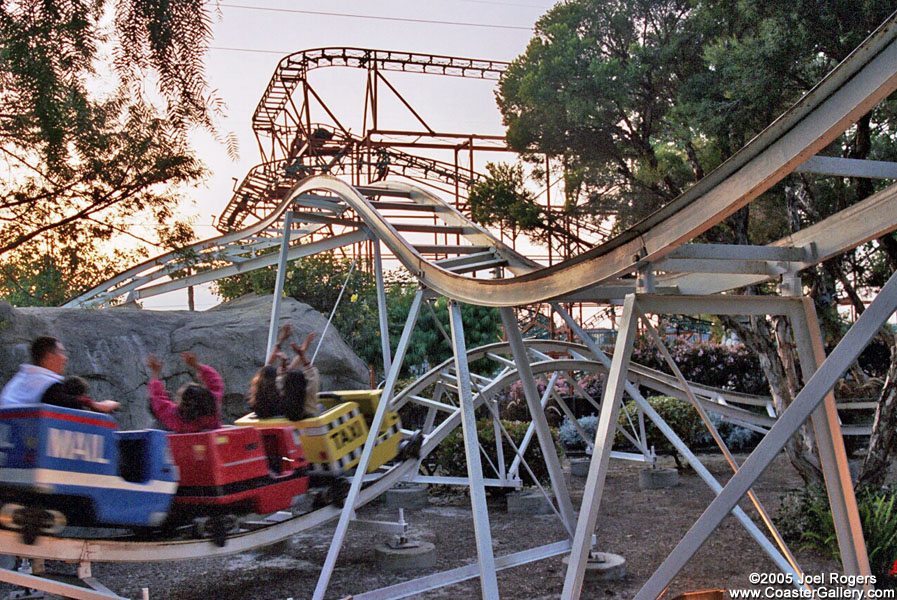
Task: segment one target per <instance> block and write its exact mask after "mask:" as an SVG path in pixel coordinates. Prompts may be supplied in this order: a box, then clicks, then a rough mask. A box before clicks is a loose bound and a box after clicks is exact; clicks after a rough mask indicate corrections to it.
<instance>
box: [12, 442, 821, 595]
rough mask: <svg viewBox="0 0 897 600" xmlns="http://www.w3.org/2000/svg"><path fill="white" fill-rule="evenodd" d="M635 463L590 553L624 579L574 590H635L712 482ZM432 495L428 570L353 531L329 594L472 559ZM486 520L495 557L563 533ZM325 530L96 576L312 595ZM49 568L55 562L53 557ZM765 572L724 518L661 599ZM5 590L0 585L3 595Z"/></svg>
mask: <svg viewBox="0 0 897 600" xmlns="http://www.w3.org/2000/svg"><path fill="white" fill-rule="evenodd" d="M740 460H743V457H741V458H740ZM702 461H703V462H704V464H705V465H706V466H707V467H708V469H709V470H710V471H711V472H712V473H713V474H714V476H716V477H717V479H718V480H720V481H721V482H724V481H725V480H726V479H727V478H728V467H727V466H726V465H725V463H724V461H723V460H722V459H721V457H719V456H715V455H709V456H704V457H702ZM662 466H666V465H662ZM642 468H643V466H642V465H640V464H634V463H628V462H622V461H612V462H611V466H610V471H609V473H608V478H607V486H606V488H605V492H604V499H603V501H602V507H601V516H600V518H599V521H598V526H597V528H596V535H597V539H598V549H599V550H601V551H604V552H611V553H615V554H620V555H622V556H623V557H624V558H625V559H626V563H627V575H626V577H625V578H624V579H622V580H620V581H614V582H604V583H598V582H590V581H586V583H585V586H584V589H583V594H582V598H590V599H591V598H632V597H633V596H634V595H635V593H636V592H637V591H638V589H639V588H640V587H641V585H642V584H643V583H644V582H645V581H646V579H647V578H648V577H649V576H650V574H651V573H652V572H653V571H654V570H655V569H656V568H657V566H658V565H660V563H661V562H662V561H663V559H664V558H665V557H666V556H667V554H668V553H669V552H670V551H671V550H672V549H673V547H674V546H675V545H676V544H677V543H678V542H679V540H680V539H681V537H682V536H683V535H684V534H685V532H686V531H687V530H688V529H689V528H690V527H691V525H692V524H693V523H694V521H695V520H696V519H697V518H698V516H700V514H701V513H702V512H703V510H704V508H706V506H707V505H708V503H709V502H710V501H711V499H712V496H713V495H712V493H711V491H710V489H709V488H708V487H707V486H706V485H705V484H704V482H703V481H701V479H700V478H699V477H698V476H697V475H696V474H695V473H694V472H693V471H691V470H688V471H684V472H682V473H681V474H680V479H679V485H678V486H676V487H674V488H669V489H663V490H651V491H642V490H640V489H639V486H638V474H639V470H640V469H642ZM570 482H571V486H572V488H573V494H574V503H575V504H576V505H577V506H578V504H579V502H580V500H581V495H582V485H583V483H584V481H583V480H582V479H579V478H573V477H571V478H570ZM799 485H800V480H799V478H798V477H797V475H796V473H795V472H794V470H793V469H792V468H791V466H790V465H789V464H788V462H787V460H786V459H785V458H784V457H779V458H778V459H777V460H776V461H775V463H774V464H773V465H772V466H771V467H770V468H769V469H768V470H767V472H766V473H764V475H763V477H762V479H761V480H760V482H759V485H757V486H756V487H755V491H756V493H757V495H758V496H759V498H760V500H761V502H762V503H763V504H764V506H765V507H766V508H767V510H768V511H769V512H771V513H773V514H774V513H776V512H777V511H778V510H779V508H780V497H781V495H782V494H783V493H784V492H786V491H787V490H789V489H794V488H797V487H799ZM430 500H431V502H430V506H429V507H428V508H425V509H420V510H406V511H405V518H406V519H407V520H408V521H409V522H410V523H411V524H412V525H413V526H414V528H415V530H414V536H415V537H416V538H417V539H421V540H426V541H430V542H432V543H434V544H435V545H436V553H437V565H436V568H434V569H432V570H429V571H425V572H420V571H419V572H403V573H387V572H381V571H379V570H378V569H377V566H376V564H375V554H374V546H375V545H377V544H379V543H383V542H385V541H387V539H388V538H387V536H386V535H385V534H378V533H369V532H356V531H352V530H351V529H350V533H349V536H348V543H347V545H346V547H345V548H344V550H343V552H342V553H341V555H340V558H339V561H338V563H337V566H336V570H335V572H334V575H333V579H332V581H331V585H330V589H329V593H328V598H347V597H351V596H352V594H358V593H361V592H364V591H368V590H373V589H376V588H380V587H384V586H387V585H392V584H395V583H399V582H400V581H403V580H405V579H410V578H413V577H418V576H421V575H424V574H427V573H432V572H436V571H442V570H446V569H451V568H455V567H459V566H463V565H467V564H471V563H473V562H475V561H476V551H475V547H476V546H475V538H474V533H473V520H472V517H471V511H470V504H469V499H468V498H467V496H466V494H463V493H449V494H442V495H436V494H431V498H430ZM742 506H743V508H745V510H746V511H747V512H748V514H749V515H751V516H752V517H754V518H755V520H756V513H755V512H754V511H753V509H751V508H750V507H749V506H748V505H747V504H745V503H743V504H742ZM397 516H398V514H397V511H396V510H394V509H392V510H387V509H385V508H384V507H383V506H382V505H380V504H375V505H372V506H367V507H365V508H363V509H361V510H360V511H359V517H360V518H365V519H380V520H396V518H397ZM489 516H490V525H491V529H492V535H493V540H494V548H495V554H496V556H501V555H504V554H509V553H512V552H517V551H520V550H525V549H528V548H532V547H535V546H539V545H543V544H547V543H551V542H554V541H559V540H561V539H563V536H564V532H563V528H562V527H561V525H560V523H559V521H558V520H557V518H556V517H555V516H554V515H544V516H522V515H515V514H508V513H507V511H506V506H505V500H504V499H500V498H496V499H490V515H489ZM332 532H333V525H331V526H326V527H322V528H320V529H318V530H315V531H312V532H308V533H304V534H302V535H299V536H296V537H294V538H293V539H292V540H291V541H290V543H289V544H288V545H286V547H284V546H283V545H281V546H280V547H279V548H277V551H255V552H249V553H244V554H239V555H234V556H231V557H227V558H218V559H206V560H197V561H193V562H180V563H163V564H149V565H140V564H95V565H93V574H94V576H95V577H96V578H97V579H99V580H100V581H101V582H103V583H104V584H105V585H107V586H108V587H109V588H110V589H112V590H113V591H115V592H116V593H118V594H120V595H122V596H125V597H127V598H140V596H141V588H142V587H147V588H149V590H150V598H151V599H153V600H286V599H288V598H292V599H294V600H299V599H304V598H310V597H311V595H312V591H313V590H314V587H315V583H316V580H317V576H318V572H319V571H320V568H321V565H322V564H323V562H324V558H325V556H326V553H327V548H328V545H329V541H330V538H331V536H332ZM793 550H795V551H796V549H793ZM797 557H798V561H799V562H800V564H801V566H802V567H803V569H804V570H805V572H807V573H811V574H817V573H829V572H833V571H838V566H837V564H836V563H835V562H834V561H832V560H831V559H828V558H825V557H823V556H820V555H819V554H817V553H812V552H797ZM48 566H49V567H50V568H51V570H52V568H53V567H54V566H55V565H53V564H52V563H50V564H49V565H48ZM66 567H68V566H62V568H66ZM68 568H69V569H71V567H68ZM774 571H775V568H774V567H773V563H772V561H771V560H770V559H769V558H768V557H767V556H766V554H765V553H764V552H763V551H762V550H761V549H760V547H759V546H758V545H757V544H756V542H755V541H754V540H753V539H752V538H751V537H750V536H749V535H748V534H747V533H746V532H745V530H744V528H743V527H742V526H741V524H740V523H739V522H738V521H737V520H735V519H734V518H733V517H728V518H727V519H726V520H725V521H724V522H723V524H722V525H721V527H720V528H719V529H718V530H717V531H716V532H715V533H714V534H713V535H712V536H711V538H710V539H709V540H708V541H707V543H705V544H704V546H703V547H702V548H701V550H700V551H699V553H698V554H697V555H696V556H695V557H694V558H693V559H692V560H691V561H690V562H689V563H688V565H687V566H686V568H685V569H684V570H683V571H682V572H681V573H680V574H679V575H678V576H677V577H676V579H675V580H674V581H673V583H672V585H671V586H670V588H669V590H668V592H667V594H666V596H665V597H667V598H673V597H675V596H677V595H679V594H681V593H684V592H691V591H697V590H706V589H712V588H716V589H719V588H725V589H734V588H747V587H756V586H751V585H750V584H749V582H748V576H749V574H750V573H752V572H774ZM564 573H565V565H564V564H563V563H562V562H561V557H556V558H552V559H546V560H541V561H538V562H535V563H530V564H528V565H525V566H520V567H515V568H511V569H507V570H505V571H501V572H500V573H499V575H498V583H499V589H500V592H501V597H502V598H507V599H520V600H523V599H526V600H536V599H543V598H557V597H559V595H560V592H561V588H562V586H563V578H564ZM8 589H10V588H8V587H0V597H2V596H4V595H5V594H6V593H7V590H8ZM416 597H417V598H426V599H445V600H448V599H458V598H478V597H480V590H479V582H478V580H476V579H474V580H470V581H467V582H464V583H460V584H456V585H453V586H451V587H448V588H443V589H441V590H434V591H431V592H428V593H426V594H422V595H419V596H416Z"/></svg>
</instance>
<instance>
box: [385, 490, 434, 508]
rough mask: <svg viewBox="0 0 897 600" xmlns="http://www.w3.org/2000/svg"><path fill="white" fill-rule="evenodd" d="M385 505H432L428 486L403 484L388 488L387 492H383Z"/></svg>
mask: <svg viewBox="0 0 897 600" xmlns="http://www.w3.org/2000/svg"><path fill="white" fill-rule="evenodd" d="M383 505H384V506H385V507H386V508H409V509H415V508H426V507H427V506H429V505H430V498H429V497H428V496H427V486H425V485H422V484H403V485H398V486H396V487H394V488H392V489H389V490H386V493H385V494H383Z"/></svg>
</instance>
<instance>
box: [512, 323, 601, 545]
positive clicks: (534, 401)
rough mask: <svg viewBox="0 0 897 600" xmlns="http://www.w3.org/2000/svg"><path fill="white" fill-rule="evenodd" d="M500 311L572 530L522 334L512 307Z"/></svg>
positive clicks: (567, 499) (573, 518) (571, 515)
mask: <svg viewBox="0 0 897 600" xmlns="http://www.w3.org/2000/svg"><path fill="white" fill-rule="evenodd" d="M500 312H501V322H502V325H504V328H505V335H506V336H508V343H509V344H510V345H511V355H512V356H513V357H514V362H515V363H516V364H517V373H518V374H519V375H520V383H521V385H522V386H523V395H524V397H526V404H527V406H528V407H529V412H530V416H531V417H532V423H533V426H534V427H535V430H536V437H537V438H538V440H539V448H540V449H541V450H542V457H543V458H544V459H545V466H546V467H547V468H548V476H549V478H550V479H551V487H552V490H553V491H554V497H555V499H556V500H557V502H558V508H559V509H560V511H561V516H562V517H563V519H564V523H565V524H566V525H567V529H568V530H570V531H572V529H573V524H574V523H575V522H576V516H575V514H574V513H573V501H572V500H571V499H570V490H568V489H567V484H566V483H565V482H564V470H563V468H562V467H561V461H560V459H559V458H558V454H557V450H556V449H555V446H554V439H552V437H551V430H550V429H549V427H548V419H546V418H545V411H544V410H542V404H541V402H540V398H539V390H538V388H537V387H536V378H535V376H534V375H533V369H532V367H531V366H530V364H529V356H527V354H526V347H525V346H524V345H523V336H522V335H520V329H518V328H517V318H516V316H515V315H514V309H513V308H502V309H500ZM615 429H616V428H615ZM611 437H613V435H611ZM521 454H522V453H521Z"/></svg>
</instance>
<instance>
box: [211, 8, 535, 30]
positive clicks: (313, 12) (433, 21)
mask: <svg viewBox="0 0 897 600" xmlns="http://www.w3.org/2000/svg"><path fill="white" fill-rule="evenodd" d="M218 6H220V7H221V8H239V9H243V10H258V11H265V12H278V13H293V14H301V15H320V16H326V17H344V18H350V19H371V20H376V21H402V22H405V23H428V24H431V25H453V26H456V27H485V28H487V29H513V30H517V31H532V27H522V26H519V25H489V24H486V23H464V22H460V21H440V20H436V19H411V18H408V17H383V16H380V15H356V14H351V13H336V12H325V11H318V10H299V9H295V8H270V7H264V6H245V5H242V4H219V5H218Z"/></svg>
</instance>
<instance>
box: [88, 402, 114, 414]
mask: <svg viewBox="0 0 897 600" xmlns="http://www.w3.org/2000/svg"><path fill="white" fill-rule="evenodd" d="M90 407H91V408H92V409H93V410H95V411H97V412H101V413H106V414H109V413H111V412H115V411H117V410H118V409H119V408H121V404H119V403H118V402H116V401H115V400H103V401H102V402H95V401H94V402H91V404H90Z"/></svg>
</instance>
